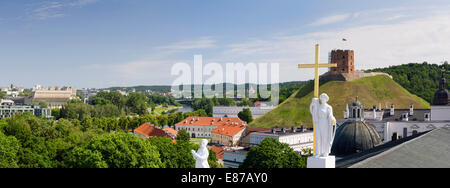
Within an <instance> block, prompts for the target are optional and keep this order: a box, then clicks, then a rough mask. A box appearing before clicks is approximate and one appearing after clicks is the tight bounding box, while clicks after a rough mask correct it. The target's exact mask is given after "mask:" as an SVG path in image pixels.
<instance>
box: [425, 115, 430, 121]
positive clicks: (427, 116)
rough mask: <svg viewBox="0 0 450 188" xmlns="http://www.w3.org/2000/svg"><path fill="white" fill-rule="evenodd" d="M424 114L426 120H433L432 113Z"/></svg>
mask: <svg viewBox="0 0 450 188" xmlns="http://www.w3.org/2000/svg"><path fill="white" fill-rule="evenodd" d="M424 116H425V117H424V120H425V121H431V115H430V113H425V115H424Z"/></svg>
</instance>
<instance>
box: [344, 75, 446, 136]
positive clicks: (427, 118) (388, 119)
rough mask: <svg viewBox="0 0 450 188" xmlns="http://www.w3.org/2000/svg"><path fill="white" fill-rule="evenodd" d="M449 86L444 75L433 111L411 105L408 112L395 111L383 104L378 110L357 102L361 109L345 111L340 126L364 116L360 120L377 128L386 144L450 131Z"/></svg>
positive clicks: (432, 107) (392, 106)
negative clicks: (445, 130)
mask: <svg viewBox="0 0 450 188" xmlns="http://www.w3.org/2000/svg"><path fill="white" fill-rule="evenodd" d="M446 87H447V82H446V80H445V76H444V74H443V75H442V78H441V80H440V89H439V90H438V91H437V92H436V95H435V98H434V101H433V104H432V105H431V110H430V109H414V105H412V104H411V105H410V108H409V109H395V104H391V105H390V108H385V109H382V108H381V104H380V106H379V107H378V108H377V107H376V106H374V107H373V108H372V109H364V106H363V105H362V104H361V103H359V102H357V103H356V104H357V106H359V107H358V108H354V107H352V109H349V107H348V106H347V109H346V111H345V112H344V117H345V118H344V119H340V120H338V123H341V124H342V123H343V122H346V121H347V120H348V119H349V118H350V117H352V116H355V114H361V116H359V117H360V118H361V119H362V120H364V121H365V122H367V123H369V124H370V125H372V126H373V127H374V128H375V129H376V131H377V133H378V134H379V136H380V138H381V140H382V141H383V143H387V142H390V141H395V140H398V139H402V138H406V137H410V136H414V135H417V134H420V133H423V132H428V131H431V130H434V129H439V128H450V103H449V94H448V91H447V90H446V89H445V88H446ZM353 104H355V103H353ZM352 106H354V105H352ZM358 109H359V110H358Z"/></svg>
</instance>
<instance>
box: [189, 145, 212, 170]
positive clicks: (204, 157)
mask: <svg viewBox="0 0 450 188" xmlns="http://www.w3.org/2000/svg"><path fill="white" fill-rule="evenodd" d="M207 145H208V140H206V139H203V140H202V143H201V145H200V149H198V151H197V152H195V151H194V150H192V151H191V152H192V155H193V156H194V159H195V168H209V164H208V156H209V151H208V148H207V147H206V146H207Z"/></svg>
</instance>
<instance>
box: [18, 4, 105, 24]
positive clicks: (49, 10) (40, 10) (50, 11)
mask: <svg viewBox="0 0 450 188" xmlns="http://www.w3.org/2000/svg"><path fill="white" fill-rule="evenodd" d="M98 1H100V0H70V1H44V2H39V3H34V4H31V5H30V6H31V8H30V9H28V10H27V14H28V16H29V17H30V18H32V19H37V20H46V19H51V18H59V17H64V16H66V14H65V13H64V12H65V10H67V9H69V8H73V7H78V8H80V7H83V6H86V5H89V4H93V3H96V2H98Z"/></svg>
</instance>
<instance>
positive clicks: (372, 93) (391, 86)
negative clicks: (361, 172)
mask: <svg viewBox="0 0 450 188" xmlns="http://www.w3.org/2000/svg"><path fill="white" fill-rule="evenodd" d="M312 91H313V83H312V82H310V83H308V84H307V85H306V86H304V87H303V88H302V89H301V90H299V91H298V92H296V93H294V94H293V95H292V96H291V97H290V98H288V99H287V100H286V101H285V102H283V103H282V104H280V105H279V106H278V107H277V108H275V109H274V110H272V111H271V112H269V113H267V114H265V115H264V116H261V117H259V118H258V119H256V120H255V121H253V122H252V123H251V124H250V126H256V127H292V126H300V125H307V126H308V127H312V123H311V115H310V113H309V105H310V104H311V99H312V97H313V92H312ZM320 93H327V94H328V95H329V96H330V101H329V104H330V105H331V106H333V109H334V115H335V116H336V118H343V116H344V111H345V106H346V104H347V103H351V102H352V101H354V100H355V98H356V96H359V100H360V101H361V102H362V103H363V104H364V105H365V107H366V108H372V106H373V105H377V106H378V104H379V103H381V104H382V106H383V108H384V104H385V103H388V104H392V103H394V104H395V106H396V108H397V109H400V108H403V109H408V108H409V105H410V104H411V103H412V104H414V106H415V108H422V109H423V108H426V109H429V108H430V104H429V103H428V102H426V101H425V100H423V99H421V98H420V97H417V96H415V95H413V94H411V93H409V92H408V91H407V90H406V89H404V88H403V87H402V86H400V85H399V84H397V83H396V82H395V81H393V80H392V79H390V78H389V77H387V76H374V77H367V78H362V79H359V80H355V81H351V82H342V81H331V82H327V83H324V84H322V85H321V86H320Z"/></svg>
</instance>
